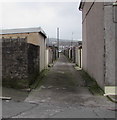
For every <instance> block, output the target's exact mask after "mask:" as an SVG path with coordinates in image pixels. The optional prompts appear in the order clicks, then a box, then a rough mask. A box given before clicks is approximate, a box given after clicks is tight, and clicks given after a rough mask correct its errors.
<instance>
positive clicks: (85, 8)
mask: <svg viewBox="0 0 117 120" xmlns="http://www.w3.org/2000/svg"><path fill="white" fill-rule="evenodd" d="M79 9H80V10H81V11H82V28H83V33H82V35H83V36H82V37H83V38H82V39H83V43H82V48H83V51H82V52H83V63H82V64H83V69H84V70H85V71H87V72H88V73H89V75H90V76H91V77H93V78H94V79H95V80H96V81H97V83H98V84H99V85H100V87H101V88H102V89H104V87H105V86H117V83H116V80H117V52H116V51H117V4H116V3H112V2H97V1H95V2H83V1H81V3H80V6H79Z"/></svg>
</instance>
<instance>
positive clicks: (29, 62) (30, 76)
mask: <svg viewBox="0 0 117 120" xmlns="http://www.w3.org/2000/svg"><path fill="white" fill-rule="evenodd" d="M38 71H39V46H38V47H37V46H35V45H32V44H28V43H27V37H25V38H19V37H18V38H4V37H3V38H2V84H3V86H7V87H12V88H28V87H29V86H30V84H32V83H33V82H34V78H35V76H36V75H37V73H38Z"/></svg>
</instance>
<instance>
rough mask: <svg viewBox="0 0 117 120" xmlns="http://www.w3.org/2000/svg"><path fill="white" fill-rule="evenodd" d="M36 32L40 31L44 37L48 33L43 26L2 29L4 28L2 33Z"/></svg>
mask: <svg viewBox="0 0 117 120" xmlns="http://www.w3.org/2000/svg"><path fill="white" fill-rule="evenodd" d="M34 32H39V33H41V34H42V35H43V36H44V37H46V33H45V32H44V31H43V30H42V28H41V27H35V28H18V29H2V30H0V35H5V34H17V33H34Z"/></svg>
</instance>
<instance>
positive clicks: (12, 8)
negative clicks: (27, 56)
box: [1, 2, 82, 40]
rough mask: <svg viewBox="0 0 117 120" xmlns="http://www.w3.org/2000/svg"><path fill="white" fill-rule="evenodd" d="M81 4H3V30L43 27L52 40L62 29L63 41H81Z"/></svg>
mask: <svg viewBox="0 0 117 120" xmlns="http://www.w3.org/2000/svg"><path fill="white" fill-rule="evenodd" d="M78 6H79V2H49V3H48V2H45V3H42V2H10V3H8V2H5V3H2V16H1V17H2V28H5V29H7V28H22V27H24V28H25V27H26V28H27V27H42V29H43V30H44V31H45V32H46V34H47V35H48V36H49V37H50V38H51V37H52V38H56V28H57V27H59V28H60V38H61V39H72V32H73V39H74V40H75V39H77V40H78V39H81V36H82V35H81V31H82V29H81V26H82V24H81V16H82V15H81V12H80V11H79V10H78Z"/></svg>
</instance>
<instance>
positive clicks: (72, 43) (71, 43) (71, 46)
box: [71, 32, 73, 47]
mask: <svg viewBox="0 0 117 120" xmlns="http://www.w3.org/2000/svg"><path fill="white" fill-rule="evenodd" d="M72 45H73V32H72V40H71V47H72Z"/></svg>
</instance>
